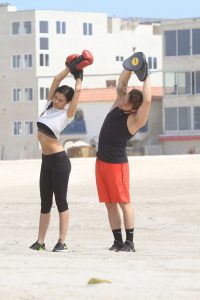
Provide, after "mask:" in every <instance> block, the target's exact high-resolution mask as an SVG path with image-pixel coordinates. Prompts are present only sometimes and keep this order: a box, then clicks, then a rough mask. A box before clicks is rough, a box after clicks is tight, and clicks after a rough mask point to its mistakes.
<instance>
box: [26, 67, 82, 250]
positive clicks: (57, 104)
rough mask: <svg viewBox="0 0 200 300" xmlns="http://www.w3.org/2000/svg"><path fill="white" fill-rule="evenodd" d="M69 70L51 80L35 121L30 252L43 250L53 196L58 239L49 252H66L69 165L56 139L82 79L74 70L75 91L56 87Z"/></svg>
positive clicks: (67, 120)
mask: <svg viewBox="0 0 200 300" xmlns="http://www.w3.org/2000/svg"><path fill="white" fill-rule="evenodd" d="M70 71H71V69H70V66H68V67H66V69H65V70H63V71H62V72H60V73H59V74H58V75H57V76H55V77H54V80H53V82H52V85H51V88H50V90H49V94H48V101H47V105H46V107H45V110H44V112H43V113H42V114H41V116H40V117H39V119H38V122H37V126H38V140H39V142H40V144H41V147H42V165H41V173H40V196H41V214H40V222H39V233H38V239H37V241H36V242H35V243H34V244H33V245H32V246H31V247H30V248H31V249H33V250H45V244H44V239H45V236H46V232H47V229H48V226H49V222H50V211H51V207H52V198H53V194H54V195H55V202H56V205H57V209H58V212H59V239H58V242H57V243H56V245H55V247H54V248H53V251H54V252H60V251H63V250H66V249H67V246H66V244H65V238H66V233H67V228H68V221H69V211H68V204H67V200H66V196H67V187H68V180H69V175H70V171H71V163H70V160H69V158H68V157H67V155H66V153H65V151H64V148H63V146H62V145H61V144H60V143H59V140H58V139H59V134H60V133H61V132H62V130H63V129H64V128H65V127H66V126H67V125H68V124H69V123H70V122H71V121H72V119H73V118H74V115H75V113H76V110H77V105H78V100H79V96H80V93H81V82H82V78H83V71H82V70H80V71H76V72H74V73H73V75H74V78H75V81H76V82H75V90H73V89H72V88H71V87H69V86H67V85H62V86H60V87H59V84H60V82H61V81H62V80H63V79H64V78H65V77H66V76H67V75H68V74H69V72H70ZM67 107H68V108H67Z"/></svg>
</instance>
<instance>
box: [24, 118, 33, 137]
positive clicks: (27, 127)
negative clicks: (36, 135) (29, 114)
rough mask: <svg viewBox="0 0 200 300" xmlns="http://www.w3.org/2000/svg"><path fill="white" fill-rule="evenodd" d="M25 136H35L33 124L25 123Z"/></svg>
mask: <svg viewBox="0 0 200 300" xmlns="http://www.w3.org/2000/svg"><path fill="white" fill-rule="evenodd" d="M25 134H33V122H30V121H26V122H25Z"/></svg>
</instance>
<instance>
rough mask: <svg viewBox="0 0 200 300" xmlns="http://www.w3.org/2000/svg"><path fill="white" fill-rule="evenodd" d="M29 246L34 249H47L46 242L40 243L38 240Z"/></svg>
mask: <svg viewBox="0 0 200 300" xmlns="http://www.w3.org/2000/svg"><path fill="white" fill-rule="evenodd" d="M29 248H30V249H32V250H37V251H43V250H45V244H40V243H38V242H35V243H34V244H33V245H31V246H30V247H29Z"/></svg>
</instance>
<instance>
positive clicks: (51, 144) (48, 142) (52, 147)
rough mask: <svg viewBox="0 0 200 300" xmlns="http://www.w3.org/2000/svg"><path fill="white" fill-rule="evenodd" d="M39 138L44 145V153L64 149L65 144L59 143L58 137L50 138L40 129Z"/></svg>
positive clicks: (52, 152)
mask: <svg viewBox="0 0 200 300" xmlns="http://www.w3.org/2000/svg"><path fill="white" fill-rule="evenodd" d="M38 140H39V142H40V145H41V147H42V153H43V154H45V155H49V154H54V153H57V152H61V151H64V148H63V146H62V145H61V144H60V143H59V141H58V140H57V139H53V138H50V137H48V136H47V135H45V134H43V133H42V132H40V131H38Z"/></svg>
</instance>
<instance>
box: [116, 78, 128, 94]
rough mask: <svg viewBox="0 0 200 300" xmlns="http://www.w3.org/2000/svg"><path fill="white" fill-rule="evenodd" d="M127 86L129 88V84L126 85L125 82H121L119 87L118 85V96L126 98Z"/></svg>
mask: <svg viewBox="0 0 200 300" xmlns="http://www.w3.org/2000/svg"><path fill="white" fill-rule="evenodd" d="M127 86H128V83H125V82H120V83H119V84H118V85H117V94H118V96H120V97H121V96H124V95H125V94H126V93H127Z"/></svg>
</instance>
